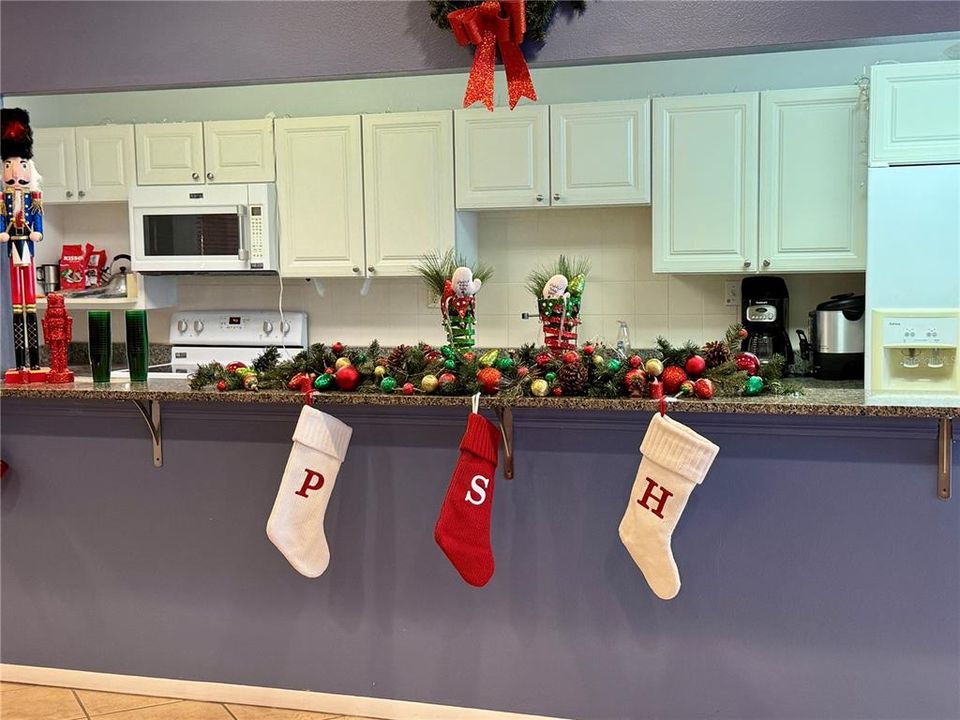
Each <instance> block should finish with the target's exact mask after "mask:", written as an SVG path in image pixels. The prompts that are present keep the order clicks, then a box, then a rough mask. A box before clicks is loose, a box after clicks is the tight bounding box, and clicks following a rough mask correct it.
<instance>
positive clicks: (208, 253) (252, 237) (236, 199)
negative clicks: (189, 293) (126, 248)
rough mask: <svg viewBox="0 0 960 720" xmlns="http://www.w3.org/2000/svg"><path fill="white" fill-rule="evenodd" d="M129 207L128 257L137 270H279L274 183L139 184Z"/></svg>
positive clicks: (173, 271) (131, 193)
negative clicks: (129, 243)
mask: <svg viewBox="0 0 960 720" xmlns="http://www.w3.org/2000/svg"><path fill="white" fill-rule="evenodd" d="M129 208H130V242H131V248H130V255H131V257H132V258H133V262H132V265H133V269H134V270H136V271H138V272H144V273H201V272H227V273H248V272H254V273H256V272H276V271H277V270H278V267H279V262H280V261H279V249H278V247H277V235H278V228H277V224H278V219H277V192H276V187H275V186H274V185H273V184H272V183H260V184H251V185H201V186H199V187H198V186H191V185H154V186H137V187H134V188H132V189H131V191H130V202H129Z"/></svg>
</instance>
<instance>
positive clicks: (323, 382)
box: [313, 373, 333, 390]
mask: <svg viewBox="0 0 960 720" xmlns="http://www.w3.org/2000/svg"><path fill="white" fill-rule="evenodd" d="M332 384H333V375H327V374H326V373H324V374H323V375H317V379H316V380H314V381H313V386H314V387H315V388H316V389H317V390H329V389H330V386H331V385H332Z"/></svg>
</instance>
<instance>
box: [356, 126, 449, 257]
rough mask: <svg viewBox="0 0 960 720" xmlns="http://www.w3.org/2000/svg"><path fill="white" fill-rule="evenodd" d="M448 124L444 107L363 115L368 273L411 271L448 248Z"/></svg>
mask: <svg viewBox="0 0 960 720" xmlns="http://www.w3.org/2000/svg"><path fill="white" fill-rule="evenodd" d="M452 125H453V118H452V114H451V113H450V111H449V110H447V111H439V112H415V113H389V114H386V115H364V116H363V195H364V217H365V219H366V239H367V243H366V247H367V273H368V274H375V275H415V274H416V273H415V271H414V270H413V268H412V266H413V265H414V264H415V263H416V262H417V261H418V260H419V259H420V256H422V255H423V254H424V253H429V252H434V251H438V252H444V251H446V250H449V249H451V248H453V246H454V215H455V211H454V206H453V134H452V130H453V128H452Z"/></svg>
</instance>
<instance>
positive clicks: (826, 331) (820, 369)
mask: <svg viewBox="0 0 960 720" xmlns="http://www.w3.org/2000/svg"><path fill="white" fill-rule="evenodd" d="M864 314H865V302H864V296H863V295H855V294H853V293H845V294H843V295H834V296H833V297H831V298H830V299H829V300H827V301H826V302H822V303H820V304H819V305H817V309H816V310H815V311H814V312H812V313H810V316H811V328H810V329H811V331H812V344H813V375H814V377H817V378H820V379H822V380H859V379H862V378H863V330H864Z"/></svg>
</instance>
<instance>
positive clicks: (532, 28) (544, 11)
mask: <svg viewBox="0 0 960 720" xmlns="http://www.w3.org/2000/svg"><path fill="white" fill-rule="evenodd" d="M482 2H483V0H430V19H431V20H433V22H434V23H436V25H437V27H438V28H440V29H441V30H449V29H450V21H449V20H448V19H447V16H448V15H449V14H450V13H451V12H453V11H455V10H463V9H465V8H468V7H471V6H473V5H480V4H481V3H482ZM561 4H566V5H567V6H568V7H569V8H570V9H571V10H573V11H575V12H576V13H577V14H578V15H582V14H583V12H584V10H586V9H587V3H586V0H567V2H566V3H561V2H558V1H557V0H527V3H526V12H525V17H526V23H527V35H528V36H529V37H530V39H531V40H533V41H534V42H538V43H542V42H543V41H544V40H546V39H547V28H548V27H549V26H550V22H551V21H552V20H553V13H554V11H555V10H556V9H557V5H561Z"/></svg>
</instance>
